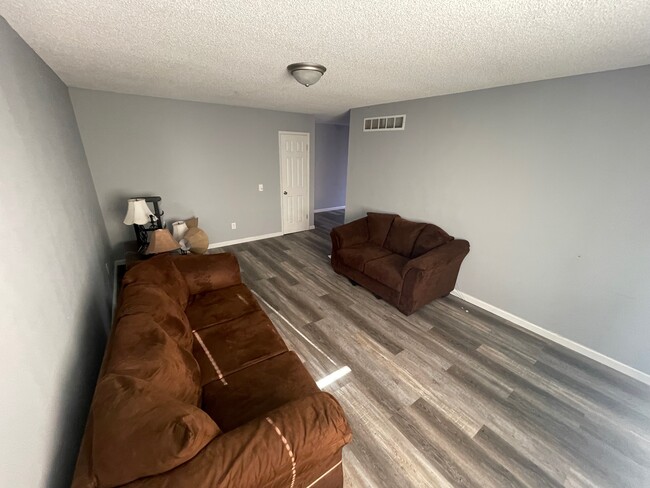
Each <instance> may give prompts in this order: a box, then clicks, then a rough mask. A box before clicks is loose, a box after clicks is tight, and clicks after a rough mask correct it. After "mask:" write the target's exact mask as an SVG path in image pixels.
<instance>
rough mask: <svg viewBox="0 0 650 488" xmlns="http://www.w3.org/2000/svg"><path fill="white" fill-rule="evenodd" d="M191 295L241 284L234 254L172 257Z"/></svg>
mask: <svg viewBox="0 0 650 488" xmlns="http://www.w3.org/2000/svg"><path fill="white" fill-rule="evenodd" d="M173 261H174V264H175V265H176V267H177V268H178V269H179V271H180V272H181V274H182V275H183V277H184V278H185V281H186V282H187V286H188V288H189V293H190V294H191V295H198V294H199V293H205V292H208V291H213V290H218V289H220V288H226V287H228V286H232V285H238V284H240V283H241V276H240V272H239V264H238V263H237V258H236V257H235V255H234V254H230V253H226V252H224V253H220V254H206V255H197V254H189V255H186V256H179V255H176V256H173Z"/></svg>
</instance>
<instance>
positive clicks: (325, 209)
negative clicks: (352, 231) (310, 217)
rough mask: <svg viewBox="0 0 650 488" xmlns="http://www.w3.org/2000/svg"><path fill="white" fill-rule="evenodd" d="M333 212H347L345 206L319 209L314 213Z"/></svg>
mask: <svg viewBox="0 0 650 488" xmlns="http://www.w3.org/2000/svg"><path fill="white" fill-rule="evenodd" d="M332 210H345V205H341V206H340V207H327V208H317V209H316V210H314V213H321V212H331V211H332Z"/></svg>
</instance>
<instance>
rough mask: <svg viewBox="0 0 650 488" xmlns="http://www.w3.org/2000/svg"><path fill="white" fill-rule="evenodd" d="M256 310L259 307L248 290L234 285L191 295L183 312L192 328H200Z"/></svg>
mask: <svg viewBox="0 0 650 488" xmlns="http://www.w3.org/2000/svg"><path fill="white" fill-rule="evenodd" d="M258 310H261V308H260V306H259V304H258V303H257V300H256V299H255V297H254V296H253V294H252V293H251V292H250V290H249V289H248V288H247V287H246V286H245V285H234V286H228V287H226V288H220V289H218V290H214V291H209V292H207V293H201V294H198V295H193V296H192V297H191V298H190V302H189V305H188V306H187V308H186V309H185V313H186V314H187V318H188V319H189V321H190V326H191V327H192V330H201V329H203V328H204V327H209V326H211V325H215V324H220V323H223V322H228V321H229V320H233V319H236V318H238V317H241V316H242V315H244V314H247V313H250V312H255V311H258Z"/></svg>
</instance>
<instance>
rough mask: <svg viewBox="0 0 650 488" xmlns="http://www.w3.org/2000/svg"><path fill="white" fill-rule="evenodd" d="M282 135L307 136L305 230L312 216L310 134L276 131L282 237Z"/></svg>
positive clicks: (308, 227)
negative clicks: (307, 210)
mask: <svg viewBox="0 0 650 488" xmlns="http://www.w3.org/2000/svg"><path fill="white" fill-rule="evenodd" d="M284 134H287V135H301V136H304V135H306V136H307V207H308V208H309V217H308V218H307V229H305V230H310V229H311V228H312V226H311V225H310V224H309V222H311V219H312V215H313V209H312V208H311V134H310V133H309V132H296V131H290V130H280V131H278V169H279V170H280V225H281V227H282V229H281V230H282V235H285V232H284V198H282V135H284ZM298 232H301V231H298Z"/></svg>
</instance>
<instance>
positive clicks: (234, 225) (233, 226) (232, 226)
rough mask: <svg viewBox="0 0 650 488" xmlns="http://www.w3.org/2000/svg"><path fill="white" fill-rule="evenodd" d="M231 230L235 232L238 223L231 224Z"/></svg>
mask: <svg viewBox="0 0 650 488" xmlns="http://www.w3.org/2000/svg"><path fill="white" fill-rule="evenodd" d="M230 228H231V229H232V230H235V229H236V228H237V222H233V223H232V224H230Z"/></svg>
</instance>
